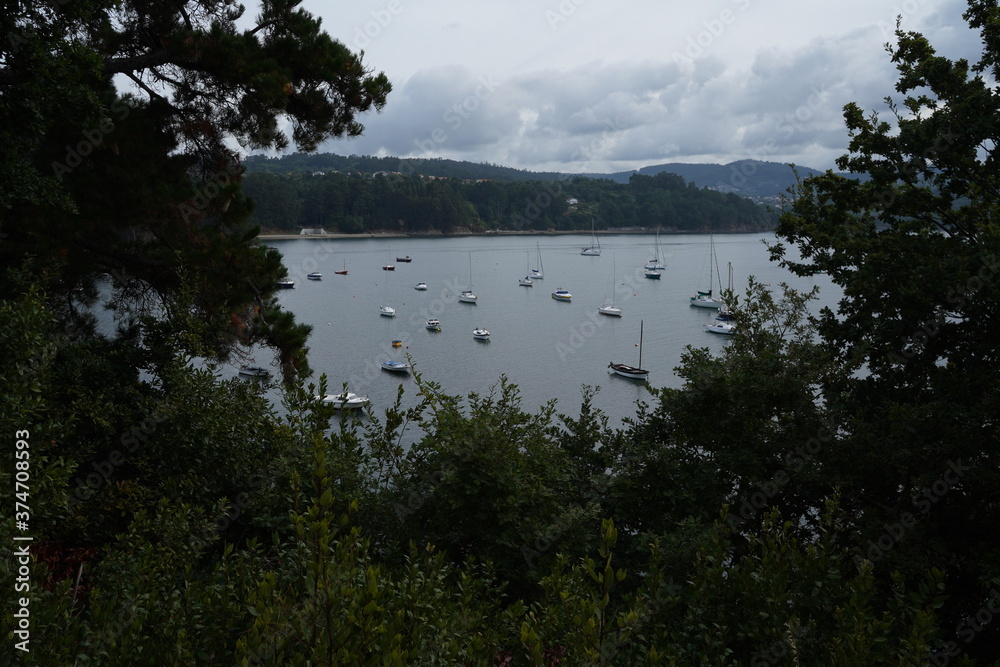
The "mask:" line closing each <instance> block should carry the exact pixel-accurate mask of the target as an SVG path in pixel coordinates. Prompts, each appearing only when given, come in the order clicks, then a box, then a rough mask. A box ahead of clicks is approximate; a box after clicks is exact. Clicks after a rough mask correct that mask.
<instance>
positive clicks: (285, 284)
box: [278, 278, 295, 289]
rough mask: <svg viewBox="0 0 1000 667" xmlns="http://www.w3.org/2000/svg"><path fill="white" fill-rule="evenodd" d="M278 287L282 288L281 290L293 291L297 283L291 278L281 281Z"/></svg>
mask: <svg viewBox="0 0 1000 667" xmlns="http://www.w3.org/2000/svg"><path fill="white" fill-rule="evenodd" d="M278 287H280V288H281V289H292V288H293V287H295V281H294V280H292V279H290V278H285V279H284V280H279V281H278Z"/></svg>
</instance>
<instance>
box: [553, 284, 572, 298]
mask: <svg viewBox="0 0 1000 667" xmlns="http://www.w3.org/2000/svg"><path fill="white" fill-rule="evenodd" d="M552 298H553V299H555V300H556V301H569V300H570V299H572V298H573V295H572V294H570V293H569V291H568V290H564V289H563V288H562V287H560V288H559V289H557V290H556V291H555V292H553V293H552Z"/></svg>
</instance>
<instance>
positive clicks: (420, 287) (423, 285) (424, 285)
mask: <svg viewBox="0 0 1000 667" xmlns="http://www.w3.org/2000/svg"><path fill="white" fill-rule="evenodd" d="M413 289H415V290H420V291H421V292H423V291H425V290H426V289H427V283H417V284H416V285H414V286H413Z"/></svg>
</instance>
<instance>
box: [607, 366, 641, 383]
mask: <svg viewBox="0 0 1000 667" xmlns="http://www.w3.org/2000/svg"><path fill="white" fill-rule="evenodd" d="M608 368H610V369H611V372H612V373H614V374H615V375H621V376H622V377H626V378H629V379H630V380H645V379H647V378H648V377H649V371H647V370H644V369H642V368H636V367H635V366H629V365H628V364H616V363H609V364H608Z"/></svg>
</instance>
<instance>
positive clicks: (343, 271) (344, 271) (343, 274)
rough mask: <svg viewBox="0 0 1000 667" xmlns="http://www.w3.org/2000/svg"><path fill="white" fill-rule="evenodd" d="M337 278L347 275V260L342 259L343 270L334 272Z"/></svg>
mask: <svg viewBox="0 0 1000 667" xmlns="http://www.w3.org/2000/svg"><path fill="white" fill-rule="evenodd" d="M334 273H336V274H337V275H338V276H346V275H347V258H344V268H343V269H342V270H341V271H334Z"/></svg>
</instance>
